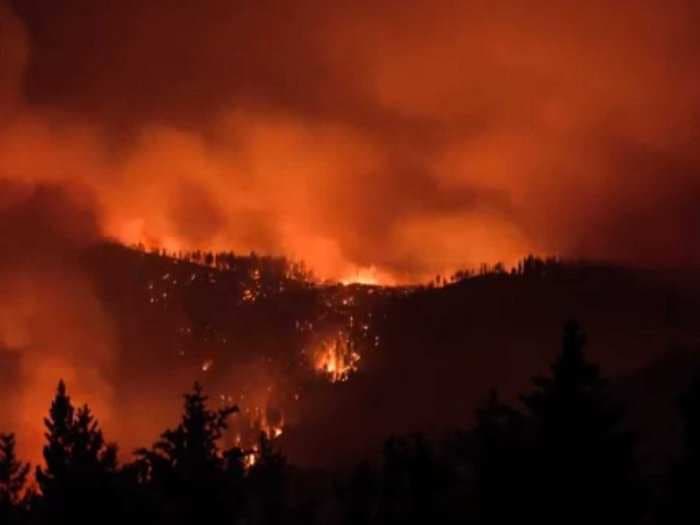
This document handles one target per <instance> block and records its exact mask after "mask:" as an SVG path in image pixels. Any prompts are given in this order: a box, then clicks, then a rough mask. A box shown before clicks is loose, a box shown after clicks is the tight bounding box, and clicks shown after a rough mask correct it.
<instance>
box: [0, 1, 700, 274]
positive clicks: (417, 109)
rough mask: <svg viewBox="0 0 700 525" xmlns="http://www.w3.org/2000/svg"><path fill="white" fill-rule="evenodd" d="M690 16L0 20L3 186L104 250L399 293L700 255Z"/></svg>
mask: <svg viewBox="0 0 700 525" xmlns="http://www.w3.org/2000/svg"><path fill="white" fill-rule="evenodd" d="M699 15H700V13H699V8H698V7H697V5H696V3H695V2H692V1H670V2H669V1H664V2H662V1H660V0H640V1H638V2H629V3H616V4H611V3H609V2H602V1H600V2H599V1H593V2H586V3H585V5H581V3H577V2H564V1H559V2H544V1H536V2H528V3H527V4H524V3H522V2H510V1H503V2H480V1H473V2H446V1H430V2H428V1H425V2H423V1H413V2H398V1H391V0H380V1H372V2H369V1H364V0H360V1H354V2H344V1H340V2H321V1H316V0H305V1H299V2H277V1H258V2H247V1H218V0H211V1H206V2H178V3H173V2H165V1H151V2H139V1H135V0H133V1H132V0H123V1H111V2H89V1H80V0H72V1H64V2H42V1H39V0H17V1H11V2H9V3H7V4H6V6H5V7H3V8H2V9H0V27H1V28H2V32H1V33H0V45H1V46H2V55H0V65H1V66H2V73H0V75H1V76H0V81H1V82H2V85H0V112H1V113H2V114H3V115H4V118H3V123H2V124H0V170H2V173H1V174H0V175H2V177H3V178H9V179H18V180H22V181H31V182H35V183H36V182H51V183H52V184H58V185H64V186H67V187H74V186H75V185H80V186H84V187H87V188H89V189H90V191H92V192H93V193H94V200H95V209H99V210H100V212H99V221H100V226H101V228H102V229H103V231H104V233H105V234H106V235H109V236H112V237H116V238H118V239H120V240H122V241H125V242H145V243H148V244H156V245H161V246H165V247H169V248H175V249H177V248H195V247H201V248H207V247H211V248H215V249H219V248H232V249H234V250H236V251H249V250H256V251H262V252H273V253H286V254H289V255H291V256H294V257H297V258H302V259H305V260H306V261H307V262H308V263H309V264H310V265H311V266H312V267H314V268H316V269H317V272H318V273H319V275H321V276H330V277H341V278H342V277H344V276H345V275H346V274H350V273H353V272H356V271H360V270H361V269H368V268H372V269H373V271H375V272H376V273H377V275H378V276H380V277H386V278H387V279H388V280H414V279H421V278H424V277H425V276H429V275H433V274H435V273H437V272H446V271H450V270H454V269H455V268H457V267H459V266H464V265H466V266H469V265H476V264H479V263H480V262H495V261H497V260H503V261H506V262H508V263H510V262H513V261H514V260H515V259H516V258H517V257H519V256H522V255H524V254H527V253H530V252H534V253H541V254H555V255H562V256H568V257H587V258H595V259H610V260H615V261H621V262H626V263H633V264H640V265H682V264H696V263H697V262H698V258H699V257H700V252H699V250H698V249H697V248H696V247H695V246H697V245H698V240H700V239H698V237H699V235H698V233H699V231H700V229H699V226H700V212H698V207H697V205H696V203H697V202H698V198H699V197H700V154H698V151H700V149H698V139H699V138H700V132H699V131H698V125H699V124H700V120H699V119H700V113H699V109H700V89H698V88H700V73H699V72H698V69H697V63H698V58H699V57H698V53H699V51H700V39H698V37H697V31H696V28H697V25H698V22H699V21H700V16H699Z"/></svg>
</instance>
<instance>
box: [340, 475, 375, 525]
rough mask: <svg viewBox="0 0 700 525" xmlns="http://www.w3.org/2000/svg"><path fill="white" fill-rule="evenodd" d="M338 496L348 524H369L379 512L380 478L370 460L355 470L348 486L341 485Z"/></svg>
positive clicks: (344, 519)
mask: <svg viewBox="0 0 700 525" xmlns="http://www.w3.org/2000/svg"><path fill="white" fill-rule="evenodd" d="M338 496H339V500H340V504H341V508H342V513H343V522H344V523H345V524H347V525H369V524H370V523H373V522H374V520H375V517H376V514H377V505H378V501H379V479H378V476H377V474H376V473H375V471H374V469H373V468H372V466H371V465H370V464H369V463H368V462H362V463H360V464H359V465H358V466H357V467H355V469H354V470H353V472H352V474H351V476H350V480H349V482H348V483H347V485H346V486H343V487H339V489H338Z"/></svg>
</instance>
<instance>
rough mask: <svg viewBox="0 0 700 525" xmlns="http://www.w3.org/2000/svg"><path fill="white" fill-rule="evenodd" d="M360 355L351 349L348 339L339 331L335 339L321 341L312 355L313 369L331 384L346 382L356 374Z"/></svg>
mask: <svg viewBox="0 0 700 525" xmlns="http://www.w3.org/2000/svg"><path fill="white" fill-rule="evenodd" d="M359 361H360V354H358V353H357V352H355V351H354V350H353V349H352V344H351V343H350V341H349V340H348V337H347V336H346V335H345V334H344V333H343V332H342V331H341V332H339V333H338V334H337V336H336V337H333V338H330V339H325V340H323V341H321V344H320V346H319V348H318V350H317V351H316V352H315V353H314V363H313V365H314V369H315V370H316V371H317V372H319V373H321V374H324V375H326V376H327V377H328V379H329V380H330V381H331V382H332V383H338V382H343V381H347V380H348V379H349V378H350V376H351V375H352V374H353V373H355V372H357V369H358V362H359Z"/></svg>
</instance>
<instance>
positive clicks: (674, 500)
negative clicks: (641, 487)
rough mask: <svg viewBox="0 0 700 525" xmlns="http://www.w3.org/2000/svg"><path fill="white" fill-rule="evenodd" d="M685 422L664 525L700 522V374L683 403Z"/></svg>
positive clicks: (682, 410) (682, 399)
mask: <svg viewBox="0 0 700 525" xmlns="http://www.w3.org/2000/svg"><path fill="white" fill-rule="evenodd" d="M680 408H681V414H682V416H683V422H684V445H685V447H684V451H683V455H682V458H681V459H680V461H678V462H677V463H676V464H675V465H674V466H673V469H672V472H671V480H670V481H671V483H670V487H668V488H669V489H670V491H669V496H668V499H667V501H665V502H664V505H663V507H662V509H661V516H660V520H659V522H660V523H697V522H699V521H700V505H699V504H698V488H699V487H700V373H696V375H695V377H694V378H693V379H692V381H691V383H690V385H689V386H688V390H687V391H686V392H685V394H683V396H682V397H681V399H680Z"/></svg>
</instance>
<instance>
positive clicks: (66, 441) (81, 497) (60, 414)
mask: <svg viewBox="0 0 700 525" xmlns="http://www.w3.org/2000/svg"><path fill="white" fill-rule="evenodd" d="M44 425H45V427H46V434H45V438H46V445H45V446H44V450H43V455H44V461H45V463H46V466H45V467H43V468H42V467H37V469H36V480H37V483H38V484H39V488H40V489H41V494H42V498H41V500H40V504H41V511H42V513H43V516H44V517H45V518H47V517H48V518H50V519H52V520H56V521H60V520H64V521H83V520H85V519H88V516H90V515H91V513H92V512H93V511H94V509H96V508H100V507H104V506H107V505H108V504H110V503H112V502H111V498H112V497H113V496H114V494H113V491H112V487H111V484H112V481H113V479H114V476H115V473H116V468H117V465H116V454H117V450H116V447H115V446H114V445H107V444H106V443H105V441H104V437H103V435H102V431H101V430H100V428H99V425H98V423H97V421H96V420H95V418H94V417H93V415H92V413H91V412H90V409H89V408H88V406H87V405H84V406H83V407H81V408H79V409H78V410H77V411H76V410H75V409H74V407H73V405H72V403H71V400H70V397H69V396H68V394H67V393H66V386H65V384H64V382H63V381H60V382H59V384H58V389H57V392H56V396H55V398H54V400H53V402H52V403H51V408H50V410H49V417H48V418H46V419H45V420H44Z"/></svg>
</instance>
